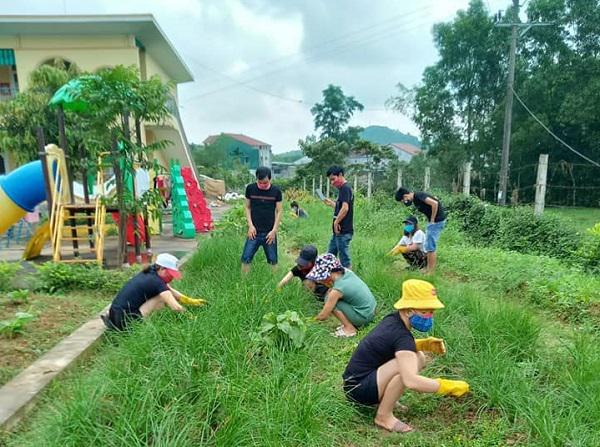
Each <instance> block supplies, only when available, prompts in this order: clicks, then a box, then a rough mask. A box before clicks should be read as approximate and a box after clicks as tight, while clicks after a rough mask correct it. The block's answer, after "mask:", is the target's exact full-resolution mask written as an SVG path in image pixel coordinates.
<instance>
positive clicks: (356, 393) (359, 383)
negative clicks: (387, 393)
mask: <svg viewBox="0 0 600 447" xmlns="http://www.w3.org/2000/svg"><path fill="white" fill-rule="evenodd" d="M344 392H345V393H346V397H347V398H348V399H350V400H351V401H353V402H356V403H358V404H361V405H368V406H372V405H377V404H378V403H379V390H378V388H377V370H376V369H375V370H373V371H371V372H370V373H369V374H367V375H366V376H364V377H363V378H362V379H359V380H355V379H354V378H353V377H351V378H349V379H344Z"/></svg>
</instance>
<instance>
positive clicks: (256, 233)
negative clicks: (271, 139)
mask: <svg viewBox="0 0 600 447" xmlns="http://www.w3.org/2000/svg"><path fill="white" fill-rule="evenodd" d="M281 201H282V194H281V190H280V189H279V188H278V187H277V186H275V185H272V184H271V170H270V169H269V168H267V167H265V166H261V167H259V168H258V169H257V170H256V183H250V184H249V185H248V186H246V206H245V208H244V211H245V213H246V221H247V222H248V236H247V238H246V243H245V244H244V251H243V253H242V272H244V273H248V272H249V271H250V263H251V262H252V259H253V258H254V255H255V254H256V252H257V251H258V249H259V248H260V247H262V248H263V250H264V251H265V256H266V258H267V262H268V263H269V264H271V265H272V266H273V268H275V266H276V265H277V230H278V229H279V223H280V222H281V213H282V209H283V207H282V202H281Z"/></svg>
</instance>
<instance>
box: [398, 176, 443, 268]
mask: <svg viewBox="0 0 600 447" xmlns="http://www.w3.org/2000/svg"><path fill="white" fill-rule="evenodd" d="M396 200H397V201H398V202H402V203H404V204H405V205H406V206H410V205H414V206H415V208H417V209H418V210H419V211H421V212H422V213H423V214H425V216H426V217H427V222H428V223H427V233H426V234H425V244H423V249H424V250H425V253H426V256H427V268H426V271H425V273H427V274H432V273H433V272H434V271H435V266H436V264H437V253H436V250H437V241H438V239H439V238H440V235H441V233H442V230H443V229H444V227H445V226H446V210H445V209H444V207H443V206H442V203H441V202H440V201H439V199H437V198H435V197H433V196H432V195H431V194H427V193H426V192H423V191H416V192H411V191H409V190H408V189H406V188H398V191H396Z"/></svg>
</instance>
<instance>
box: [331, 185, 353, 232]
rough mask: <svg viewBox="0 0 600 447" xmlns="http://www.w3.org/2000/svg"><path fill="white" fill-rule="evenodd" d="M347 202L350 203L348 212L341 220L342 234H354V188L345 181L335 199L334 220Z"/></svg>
mask: <svg viewBox="0 0 600 447" xmlns="http://www.w3.org/2000/svg"><path fill="white" fill-rule="evenodd" d="M344 202H346V203H347V204H348V213H347V214H346V216H345V217H344V218H343V219H342V221H341V222H340V227H341V231H340V234H348V233H350V234H352V233H354V226H353V223H352V219H353V214H354V194H352V188H350V185H348V182H346V183H344V184H343V185H342V187H341V188H340V189H339V191H338V197H337V200H336V201H335V211H334V213H333V220H335V219H336V218H337V215H338V213H339V212H340V209H341V208H342V204H343V203H344Z"/></svg>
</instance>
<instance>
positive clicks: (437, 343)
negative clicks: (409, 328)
mask: <svg viewBox="0 0 600 447" xmlns="http://www.w3.org/2000/svg"><path fill="white" fill-rule="evenodd" d="M415 345H417V351H425V352H433V353H434V354H445V353H446V343H444V340H442V339H441V338H435V337H427V338H417V339H415Z"/></svg>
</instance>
